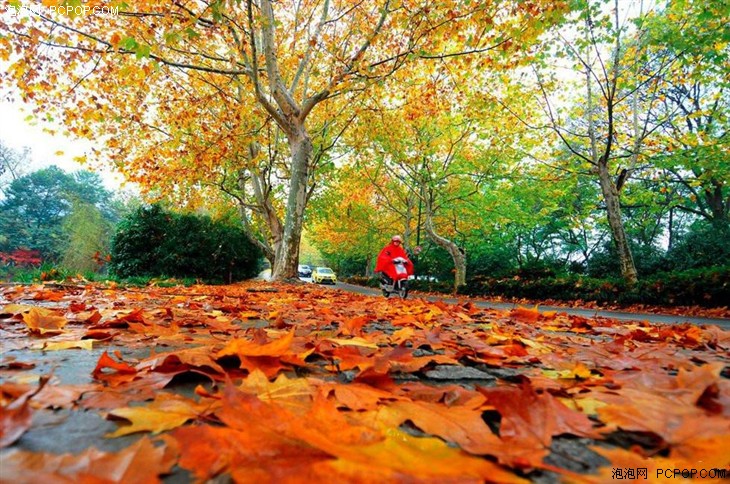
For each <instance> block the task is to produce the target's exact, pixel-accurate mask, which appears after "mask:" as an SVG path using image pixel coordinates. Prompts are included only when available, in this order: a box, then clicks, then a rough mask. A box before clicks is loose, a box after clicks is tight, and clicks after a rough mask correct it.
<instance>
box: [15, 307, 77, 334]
mask: <svg viewBox="0 0 730 484" xmlns="http://www.w3.org/2000/svg"><path fill="white" fill-rule="evenodd" d="M23 321H24V322H25V324H26V325H27V326H28V328H30V329H31V330H32V331H36V332H39V333H40V334H45V333H60V332H61V328H63V327H64V326H66V323H67V322H68V320H67V319H66V318H65V317H63V316H58V315H57V314H56V313H54V312H53V311H51V310H49V309H44V308H35V307H34V308H31V310H30V311H28V312H27V313H26V314H24V315H23Z"/></svg>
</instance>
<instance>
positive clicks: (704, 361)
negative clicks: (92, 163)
mask: <svg viewBox="0 0 730 484" xmlns="http://www.w3.org/2000/svg"><path fill="white" fill-rule="evenodd" d="M0 338H1V341H2V358H1V359H0V378H1V380H0V381H1V383H0V404H1V405H2V409H1V410H2V416H1V417H0V421H1V422H2V427H1V428H0V432H1V433H0V447H2V451H0V469H1V473H2V476H0V477H2V480H3V481H7V482H79V481H83V482H125V483H126V482H156V481H158V480H165V479H167V480H171V481H172V480H174V481H175V482H181V481H183V482H184V481H196V482H204V481H206V480H209V479H213V478H216V477H218V476H224V477H225V476H228V477H230V478H232V479H233V480H234V481H246V482H263V481H276V482H280V481H282V482H285V481H314V482H318V481H328V482H332V481H335V482H339V481H345V482H352V481H355V482H371V481H372V482H387V481H408V482H412V481H418V482H429V481H433V482H452V481H453V482H469V481H475V482H483V481H495V482H523V481H525V480H533V481H540V482H554V481H558V480H564V481H570V482H606V481H608V480H611V479H612V478H615V477H617V474H616V473H617V471H618V472H619V476H623V477H625V476H629V475H633V476H636V475H638V477H639V478H640V479H641V478H643V477H644V476H645V477H647V478H648V479H649V480H653V481H662V480H663V479H664V478H666V479H667V480H669V481H671V482H677V481H678V480H679V479H677V478H676V477H677V476H675V475H674V474H672V472H671V471H673V470H674V469H680V470H685V469H687V470H691V469H695V470H697V471H698V472H699V471H700V470H703V469H704V470H707V471H710V470H712V469H715V471H713V472H714V473H712V474H710V473H709V472H708V473H706V475H707V476H710V477H715V478H717V477H718V476H720V475H721V474H720V472H721V471H722V472H730V471H729V469H730V379H729V378H730V368H729V367H728V365H729V362H730V358H729V357H728V350H730V332H727V331H723V330H721V329H719V328H718V327H697V326H690V325H677V326H654V325H651V324H648V323H635V324H628V323H626V322H619V321H615V320H610V319H601V318H593V319H586V318H582V317H576V316H568V315H565V314H560V313H558V314H556V313H540V312H538V311H537V310H535V309H526V308H518V309H514V310H512V311H504V312H502V311H496V310H485V309H479V308H477V307H476V306H474V305H472V304H471V303H469V302H464V303H461V304H455V305H450V304H445V303H439V302H426V301H423V300H407V301H402V300H398V299H385V298H382V297H370V296H362V295H356V294H350V293H345V292H341V291H337V290H329V289H323V288H320V287H317V286H312V285H276V284H266V285H264V284H263V283H250V284H246V285H235V286H216V287H211V286H193V287H188V288H183V287H174V288H164V289H163V288H147V289H121V288H104V287H100V286H94V285H89V286H79V287H54V286H53V285H41V286H10V287H6V288H4V289H2V293H1V294H0ZM100 417H101V418H100ZM84 422H92V424H88V423H87V424H84ZM54 429H61V431H56V432H54ZM629 473H631V474H629ZM637 473H638V474H637ZM726 475H730V474H726ZM697 476H699V474H697ZM680 477H681V476H680Z"/></svg>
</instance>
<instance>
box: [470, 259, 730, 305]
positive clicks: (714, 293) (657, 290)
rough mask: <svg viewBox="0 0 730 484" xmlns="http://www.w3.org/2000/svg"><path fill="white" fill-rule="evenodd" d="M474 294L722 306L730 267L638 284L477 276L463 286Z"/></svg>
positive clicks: (729, 293)
mask: <svg viewBox="0 0 730 484" xmlns="http://www.w3.org/2000/svg"><path fill="white" fill-rule="evenodd" d="M459 292H460V293H462V294H467V295H472V296H502V297H507V298H517V299H532V300H546V299H548V300H549V299H554V300H559V301H560V300H562V301H575V300H583V301H595V302H597V303H602V304H606V303H610V304H627V305H628V304H653V305H667V306H684V305H690V306H691V305H698V306H706V307H722V306H724V305H727V301H730V267H716V268H709V269H694V270H690V271H684V272H668V273H667V272H665V273H657V274H655V275H654V276H651V277H647V278H644V279H640V280H639V282H638V283H637V284H636V285H635V286H634V287H629V286H627V284H626V282H625V281H624V280H623V279H619V278H611V279H599V278H592V277H582V276H577V275H570V276H565V277H554V278H544V279H522V278H520V277H517V276H516V277H513V278H509V279H495V278H487V277H474V278H472V279H471V280H469V281H468V282H467V285H466V286H464V287H463V288H461V289H460V291H459Z"/></svg>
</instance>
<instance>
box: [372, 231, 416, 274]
mask: <svg viewBox="0 0 730 484" xmlns="http://www.w3.org/2000/svg"><path fill="white" fill-rule="evenodd" d="M398 257H401V258H403V259H405V261H406V262H405V264H404V266H405V268H406V272H407V273H408V275H409V276H410V275H412V274H413V262H411V260H410V259H409V258H408V254H407V253H406V251H405V249H404V248H403V239H401V237H400V235H394V236H393V237H392V238H391V239H390V243H389V244H388V245H386V246H385V247H383V250H381V251H380V254H378V259H377V260H376V261H375V272H376V273H379V274H380V278H381V280H382V281H383V282H384V283H386V284H392V283H393V281H394V280H395V279H396V276H397V273H396V267H395V264H394V263H393V259H396V258H398ZM383 276H385V277H383ZM386 278H387V279H386ZM388 279H389V280H388Z"/></svg>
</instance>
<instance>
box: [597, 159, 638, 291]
mask: <svg viewBox="0 0 730 484" xmlns="http://www.w3.org/2000/svg"><path fill="white" fill-rule="evenodd" d="M598 178H599V180H600V182H601V192H602V193H603V199H604V200H605V202H606V214H607V216H608V225H609V227H610V228H611V235H612V236H613V242H614V244H615V246H616V251H617V252H618V259H619V265H620V266H621V275H622V276H623V278H624V279H625V280H626V282H628V283H629V284H631V285H633V284H636V283H637V282H638V280H639V277H638V274H637V272H636V266H635V265H634V257H633V256H632V254H631V248H630V247H629V242H628V239H627V238H626V231H625V230H624V224H623V220H622V219H621V205H620V200H619V194H618V189H617V188H616V185H615V184H614V183H613V180H612V179H611V174H610V173H609V172H608V167H607V166H606V164H605V163H599V164H598Z"/></svg>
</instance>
